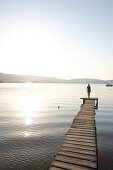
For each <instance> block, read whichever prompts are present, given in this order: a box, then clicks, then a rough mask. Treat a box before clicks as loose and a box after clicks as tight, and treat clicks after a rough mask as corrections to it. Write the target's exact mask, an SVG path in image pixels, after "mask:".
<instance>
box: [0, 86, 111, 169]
mask: <svg viewBox="0 0 113 170" xmlns="http://www.w3.org/2000/svg"><path fill="white" fill-rule="evenodd" d="M86 86H87V85H80V84H79V85H75V84H28V83H27V84H0V170H10V169H12V170H13V169H14V170H31V169H32V170H47V169H48V167H49V165H50V163H51V161H52V159H53V156H54V154H55V152H57V150H58V148H59V146H60V145H61V143H62V141H63V138H64V135H65V133H66V132H67V131H68V129H69V127H70V125H71V123H72V120H73V118H74V117H75V115H76V114H77V113H78V111H79V108H80V105H81V103H82V101H81V100H80V97H85V96H86V95H87V94H86ZM91 95H92V97H98V98H99V110H98V111H96V125H97V135H98V154H99V155H98V156H99V170H104V169H105V170H112V169H113V87H111V88H107V87H106V86H105V85H92V93H91ZM58 106H60V109H58Z"/></svg>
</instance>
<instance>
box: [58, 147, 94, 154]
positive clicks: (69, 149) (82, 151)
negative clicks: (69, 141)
mask: <svg viewBox="0 0 113 170" xmlns="http://www.w3.org/2000/svg"><path fill="white" fill-rule="evenodd" d="M60 150H61V151H70V152H75V153H83V154H87V155H96V152H95V151H89V150H84V149H82V148H81V149H77V148H76V149H74V148H70V147H64V146H62V147H61V148H60Z"/></svg>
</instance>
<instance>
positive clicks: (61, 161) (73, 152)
mask: <svg viewBox="0 0 113 170" xmlns="http://www.w3.org/2000/svg"><path fill="white" fill-rule="evenodd" d="M81 99H83V104H82V106H81V108H80V111H79V112H78V114H77V116H76V117H75V118H74V120H73V122H72V124H71V127H70V129H69V130H68V132H67V134H66V136H65V138H64V141H63V143H62V145H61V147H60V148H59V150H58V152H57V153H56V155H55V157H54V160H53V162H52V163H51V166H50V170H64V169H65V170H89V169H98V152H97V135H96V125H95V107H96V108H98V98H81ZM95 101H96V105H95Z"/></svg>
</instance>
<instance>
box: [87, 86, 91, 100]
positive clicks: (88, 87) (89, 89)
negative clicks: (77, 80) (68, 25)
mask: <svg viewBox="0 0 113 170" xmlns="http://www.w3.org/2000/svg"><path fill="white" fill-rule="evenodd" d="M87 93H88V98H90V93H91V86H90V84H88V86H87Z"/></svg>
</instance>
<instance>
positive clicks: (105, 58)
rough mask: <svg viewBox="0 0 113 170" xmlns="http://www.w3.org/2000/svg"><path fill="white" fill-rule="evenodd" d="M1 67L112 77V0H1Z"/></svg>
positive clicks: (70, 75) (23, 71)
mask: <svg viewBox="0 0 113 170" xmlns="http://www.w3.org/2000/svg"><path fill="white" fill-rule="evenodd" d="M0 72H4V73H16V74H35V75H40V76H54V77H59V78H65V79H70V78H100V79H113V0H0Z"/></svg>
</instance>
